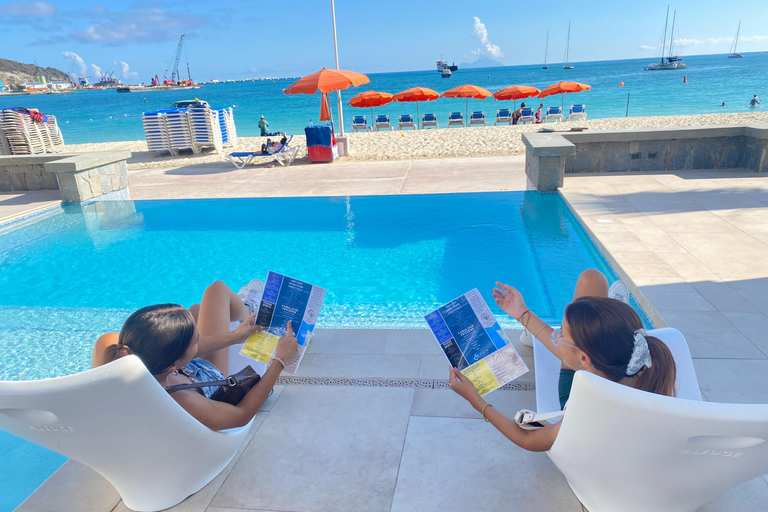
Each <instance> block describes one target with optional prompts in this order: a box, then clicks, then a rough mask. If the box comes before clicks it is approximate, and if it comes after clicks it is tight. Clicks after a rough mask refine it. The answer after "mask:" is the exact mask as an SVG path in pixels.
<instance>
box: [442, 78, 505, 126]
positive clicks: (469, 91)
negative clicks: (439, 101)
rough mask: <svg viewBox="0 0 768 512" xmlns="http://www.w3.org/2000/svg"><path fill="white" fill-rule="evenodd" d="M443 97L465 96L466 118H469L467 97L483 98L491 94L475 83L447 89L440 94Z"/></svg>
mask: <svg viewBox="0 0 768 512" xmlns="http://www.w3.org/2000/svg"><path fill="white" fill-rule="evenodd" d="M440 96H441V97H443V98H466V99H467V119H469V98H475V99H478V100H483V99H485V98H487V97H488V96H492V95H491V93H490V92H488V91H486V90H485V89H483V88H482V87H478V86H476V85H469V84H465V85H460V86H458V87H454V88H453V89H449V90H447V91H445V92H444V93H443V94H441V95H440Z"/></svg>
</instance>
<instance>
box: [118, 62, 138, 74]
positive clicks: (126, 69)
mask: <svg viewBox="0 0 768 512" xmlns="http://www.w3.org/2000/svg"><path fill="white" fill-rule="evenodd" d="M120 66H122V68H123V78H136V77H137V76H139V74H138V73H136V72H135V71H131V70H130V68H129V67H128V63H127V62H125V61H122V60H121V61H120Z"/></svg>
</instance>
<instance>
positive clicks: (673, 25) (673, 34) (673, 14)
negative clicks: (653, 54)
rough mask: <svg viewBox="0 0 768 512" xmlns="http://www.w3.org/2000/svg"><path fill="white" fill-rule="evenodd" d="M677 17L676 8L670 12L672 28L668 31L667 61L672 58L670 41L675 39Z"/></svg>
mask: <svg viewBox="0 0 768 512" xmlns="http://www.w3.org/2000/svg"><path fill="white" fill-rule="evenodd" d="M676 18H677V10H675V12H673V13H672V30H671V31H670V32H669V59H667V61H668V62H670V61H671V60H672V43H673V42H674V40H675V19H676Z"/></svg>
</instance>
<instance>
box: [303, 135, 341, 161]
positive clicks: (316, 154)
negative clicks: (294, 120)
mask: <svg viewBox="0 0 768 512" xmlns="http://www.w3.org/2000/svg"><path fill="white" fill-rule="evenodd" d="M304 133H305V134H306V135H307V154H308V155H309V161H310V162H312V163H314V162H333V161H334V160H336V159H337V158H339V148H338V146H336V136H335V135H334V134H333V130H332V129H331V127H330V126H307V127H306V128H304Z"/></svg>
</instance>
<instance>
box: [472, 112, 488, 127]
mask: <svg viewBox="0 0 768 512" xmlns="http://www.w3.org/2000/svg"><path fill="white" fill-rule="evenodd" d="M473 124H478V125H482V126H485V112H472V113H471V114H470V115H469V126H472V125H473Z"/></svg>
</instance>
